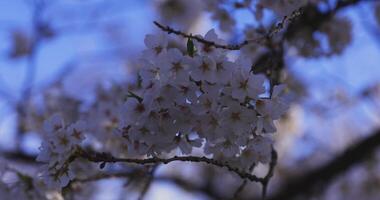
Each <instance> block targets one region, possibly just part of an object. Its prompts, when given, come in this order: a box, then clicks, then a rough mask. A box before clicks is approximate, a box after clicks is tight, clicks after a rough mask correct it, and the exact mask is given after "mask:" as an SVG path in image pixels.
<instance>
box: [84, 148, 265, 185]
mask: <svg viewBox="0 0 380 200" xmlns="http://www.w3.org/2000/svg"><path fill="white" fill-rule="evenodd" d="M78 155H79V156H80V157H82V158H85V159H87V160H89V161H91V162H105V163H116V162H124V163H134V164H140V165H149V164H158V163H163V164H168V163H170V162H174V161H184V162H201V163H207V164H210V165H214V166H217V167H221V168H227V169H228V170H229V171H231V172H234V173H235V174H236V175H238V176H239V177H240V178H242V179H247V180H250V181H254V182H259V183H266V182H268V181H267V179H268V178H267V177H264V178H261V177H257V176H255V175H253V174H251V173H247V172H244V171H242V170H240V169H239V168H236V167H233V166H231V165H229V163H228V162H222V161H218V160H214V159H211V158H207V157H204V156H203V157H197V156H174V157H172V158H158V157H154V158H147V159H134V158H115V157H113V156H112V155H109V154H104V153H95V152H92V153H88V152H85V151H83V150H81V151H78Z"/></svg>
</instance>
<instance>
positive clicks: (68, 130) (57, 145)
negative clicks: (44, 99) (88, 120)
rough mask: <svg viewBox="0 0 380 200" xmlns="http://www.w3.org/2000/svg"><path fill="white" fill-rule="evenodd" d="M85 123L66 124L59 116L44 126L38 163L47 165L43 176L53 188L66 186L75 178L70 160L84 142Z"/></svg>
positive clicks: (54, 116)
mask: <svg viewBox="0 0 380 200" xmlns="http://www.w3.org/2000/svg"><path fill="white" fill-rule="evenodd" d="M83 130H84V123H82V122H76V123H73V124H70V125H67V124H65V122H64V120H63V118H62V117H61V116H60V115H59V114H56V115H53V116H52V117H51V118H50V119H49V120H47V121H45V124H44V131H45V134H44V138H43V141H42V144H41V147H40V153H39V155H38V157H37V161H39V162H43V163H46V165H45V166H44V170H42V174H41V176H42V177H44V180H45V181H46V185H47V186H49V187H52V188H55V187H63V186H66V185H67V184H68V183H69V181H70V180H71V179H73V178H74V173H73V170H71V167H70V162H71V161H70V158H71V157H72V156H73V154H74V153H75V151H76V150H77V148H78V145H79V144H80V143H81V142H82V141H83V140H84V137H85V136H84V134H83Z"/></svg>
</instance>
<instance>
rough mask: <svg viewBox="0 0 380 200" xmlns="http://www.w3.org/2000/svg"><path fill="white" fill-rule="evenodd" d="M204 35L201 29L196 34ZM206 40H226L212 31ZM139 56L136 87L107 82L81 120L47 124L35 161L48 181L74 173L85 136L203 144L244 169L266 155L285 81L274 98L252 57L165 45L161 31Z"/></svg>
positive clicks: (138, 143) (108, 143)
mask: <svg viewBox="0 0 380 200" xmlns="http://www.w3.org/2000/svg"><path fill="white" fill-rule="evenodd" d="M200 37H201V36H200ZM204 38H205V39H207V40H209V41H213V42H217V43H220V44H224V43H225V42H224V41H223V40H221V39H220V38H218V36H217V35H216V33H215V31H214V30H210V31H209V32H208V33H207V34H206V35H205V37H204ZM145 44H146V46H147V49H146V50H144V51H143V55H142V57H141V58H140V59H139V62H138V64H139V65H140V70H139V72H138V74H139V83H138V85H139V88H138V89H133V90H129V91H128V90H126V89H124V88H118V87H115V88H112V89H111V92H110V94H112V95H107V93H106V92H102V91H101V92H100V93H99V96H98V98H97V99H98V101H97V102H96V103H95V104H94V106H92V107H91V109H90V111H89V112H88V113H87V114H85V115H83V117H82V119H81V121H86V122H87V123H85V124H84V123H79V122H77V123H74V124H71V125H67V124H65V123H64V122H63V119H62V118H61V117H60V116H59V115H55V116H53V117H52V118H51V119H50V120H49V121H47V122H46V123H45V131H46V134H45V138H44V141H43V143H42V145H41V153H40V155H39V156H38V160H39V161H42V162H45V163H47V165H46V169H45V171H44V172H43V175H42V176H44V177H46V178H47V181H48V182H49V183H48V184H49V185H52V186H61V187H62V186H65V185H67V184H68V182H69V181H70V180H71V179H73V178H74V177H73V173H74V172H73V171H72V170H71V168H70V167H71V165H70V162H72V161H71V160H70V158H71V156H72V155H73V154H74V153H75V152H76V149H77V147H78V145H80V144H81V142H82V141H83V139H84V134H83V132H84V131H86V133H88V134H87V136H86V137H88V138H89V139H94V138H95V140H96V141H97V142H98V143H100V145H99V146H100V147H101V148H100V149H99V148H96V147H95V149H97V150H101V151H106V152H109V153H111V154H113V155H115V156H127V157H141V156H143V157H144V156H148V157H150V156H162V155H163V154H164V153H170V152H173V150H177V149H179V150H180V151H181V153H182V154H185V155H188V154H191V153H192V150H193V148H201V147H203V150H204V153H205V155H209V156H212V157H213V158H215V159H221V160H224V161H228V162H229V163H231V164H236V166H239V167H241V168H242V169H246V168H248V167H249V166H251V165H252V164H257V163H259V162H261V163H268V162H269V161H270V156H271V149H272V139H271V134H269V133H273V132H275V131H276V128H275V126H274V124H273V120H277V119H279V117H280V116H281V115H282V114H283V113H284V112H285V111H286V109H287V108H288V104H287V103H286V101H285V99H284V95H283V93H284V86H282V85H279V86H274V88H273V93H272V95H271V98H269V97H268V96H269V95H268V91H267V90H266V89H265V87H264V84H265V81H266V77H265V76H264V75H258V74H253V73H252V72H251V69H252V63H251V62H250V59H247V58H244V57H242V56H241V57H239V58H237V59H235V60H234V61H232V60H230V59H229V58H228V54H227V51H226V50H223V49H218V48H215V47H213V46H209V45H206V44H204V43H198V42H195V41H194V43H193V42H192V41H190V40H189V41H188V50H187V52H183V51H181V50H180V49H178V48H169V47H168V38H167V34H166V33H161V34H158V35H147V36H146V38H145Z"/></svg>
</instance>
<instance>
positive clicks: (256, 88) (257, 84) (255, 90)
mask: <svg viewBox="0 0 380 200" xmlns="http://www.w3.org/2000/svg"><path fill="white" fill-rule="evenodd" d="M264 81H265V76H264V75H254V74H252V73H251V72H250V71H249V69H247V68H239V69H237V70H235V73H234V75H233V78H232V81H231V95H232V97H233V98H236V99H238V100H240V102H244V101H245V99H246V97H249V98H251V99H258V98H259V95H260V94H263V93H264V92H265V88H264Z"/></svg>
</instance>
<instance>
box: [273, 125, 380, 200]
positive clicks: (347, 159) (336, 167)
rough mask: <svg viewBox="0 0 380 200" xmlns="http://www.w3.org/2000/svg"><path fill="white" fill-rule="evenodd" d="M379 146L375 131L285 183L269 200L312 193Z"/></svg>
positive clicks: (279, 199) (378, 134)
mask: <svg viewBox="0 0 380 200" xmlns="http://www.w3.org/2000/svg"><path fill="white" fill-rule="evenodd" d="M379 146H380V130H377V131H375V132H374V134H373V135H371V136H369V137H367V138H366V139H363V140H362V141H360V142H358V143H357V144H356V145H353V146H351V147H349V148H347V149H346V150H345V151H344V152H343V153H342V154H340V155H339V156H337V157H336V158H335V159H333V160H331V161H329V162H327V163H326V164H325V165H323V166H321V167H319V168H317V169H314V170H312V171H310V172H309V173H307V174H306V175H304V176H302V177H299V178H297V179H296V180H294V181H291V182H288V183H285V185H284V186H283V187H282V189H281V190H280V191H279V192H277V194H275V195H274V196H272V197H271V198H270V199H269V200H283V199H294V198H295V197H298V196H301V195H303V194H306V193H308V192H311V191H313V189H315V188H317V187H318V186H320V187H324V186H327V184H328V183H329V182H330V181H332V180H333V179H334V178H335V177H336V176H338V175H340V174H342V173H344V172H346V171H347V170H348V169H350V168H351V167H352V166H354V165H356V164H359V163H362V162H363V161H365V160H366V159H367V158H368V157H370V156H371V155H372V154H373V153H374V152H375V150H376V149H377V148H378V147H379Z"/></svg>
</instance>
